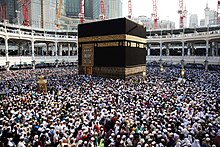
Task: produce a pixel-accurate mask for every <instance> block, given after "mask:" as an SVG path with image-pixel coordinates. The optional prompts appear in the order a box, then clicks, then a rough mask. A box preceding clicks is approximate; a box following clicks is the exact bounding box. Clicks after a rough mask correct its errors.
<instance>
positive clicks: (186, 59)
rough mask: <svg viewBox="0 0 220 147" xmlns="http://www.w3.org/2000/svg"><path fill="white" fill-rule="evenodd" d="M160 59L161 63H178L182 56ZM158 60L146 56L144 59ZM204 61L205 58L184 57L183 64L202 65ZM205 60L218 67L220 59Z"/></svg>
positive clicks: (158, 58)
mask: <svg viewBox="0 0 220 147" xmlns="http://www.w3.org/2000/svg"><path fill="white" fill-rule="evenodd" d="M161 59H162V61H163V62H172V63H180V62H181V60H182V56H162V57H161ZM159 60H160V56H147V57H146V61H147V62H152V61H159ZM205 60H206V57H205V56H184V62H185V63H199V64H204V61H205ZM207 60H208V63H209V64H215V65H220V57H217V56H209V57H208V59H207Z"/></svg>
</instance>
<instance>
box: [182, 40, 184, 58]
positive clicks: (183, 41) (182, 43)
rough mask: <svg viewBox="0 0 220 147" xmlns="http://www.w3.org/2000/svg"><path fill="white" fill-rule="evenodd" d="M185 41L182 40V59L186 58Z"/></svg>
mask: <svg viewBox="0 0 220 147" xmlns="http://www.w3.org/2000/svg"><path fill="white" fill-rule="evenodd" d="M184 48H185V46H184V41H182V60H184Z"/></svg>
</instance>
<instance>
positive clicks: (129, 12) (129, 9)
mask: <svg viewBox="0 0 220 147" xmlns="http://www.w3.org/2000/svg"><path fill="white" fill-rule="evenodd" d="M131 16H132V3H131V0H128V18H129V19H131Z"/></svg>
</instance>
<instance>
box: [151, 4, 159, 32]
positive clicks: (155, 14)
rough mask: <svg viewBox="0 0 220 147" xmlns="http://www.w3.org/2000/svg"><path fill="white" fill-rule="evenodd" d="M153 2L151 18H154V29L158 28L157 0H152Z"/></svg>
mask: <svg viewBox="0 0 220 147" xmlns="http://www.w3.org/2000/svg"><path fill="white" fill-rule="evenodd" d="M152 4H153V13H152V18H153V20H154V29H157V28H158V22H157V21H158V20H159V18H158V17H157V0H152Z"/></svg>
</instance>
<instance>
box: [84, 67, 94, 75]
mask: <svg viewBox="0 0 220 147" xmlns="http://www.w3.org/2000/svg"><path fill="white" fill-rule="evenodd" d="M85 74H88V75H92V67H91V66H86V67H85Z"/></svg>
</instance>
